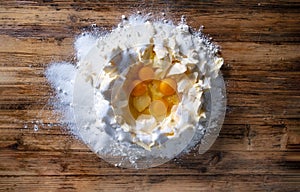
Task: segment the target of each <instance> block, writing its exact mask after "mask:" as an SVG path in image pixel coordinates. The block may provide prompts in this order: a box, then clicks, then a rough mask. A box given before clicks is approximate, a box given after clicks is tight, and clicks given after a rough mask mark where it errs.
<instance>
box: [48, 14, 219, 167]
mask: <svg viewBox="0 0 300 192" xmlns="http://www.w3.org/2000/svg"><path fill="white" fill-rule="evenodd" d="M122 19H123V20H122V22H121V23H120V24H119V25H118V28H116V29H113V30H112V31H111V32H109V33H107V32H102V31H97V30H95V29H94V30H93V32H85V33H83V34H81V35H80V36H78V37H77V38H76V41H75V43H74V47H75V50H76V58H77V60H78V62H77V63H76V64H73V63H69V62H57V63H52V64H51V65H49V67H48V68H47V69H46V71H45V75H46V78H47V79H48V81H49V83H50V84H51V86H52V87H53V89H54V90H55V94H56V96H55V97H56V100H55V102H53V103H52V104H53V106H54V107H55V109H56V111H57V112H58V113H60V114H61V119H60V122H61V123H62V124H63V125H66V126H67V128H68V130H69V131H70V132H71V133H72V134H73V135H74V136H76V137H77V138H79V139H81V140H82V141H83V142H85V143H86V144H87V145H88V146H89V147H90V148H91V149H92V150H93V151H94V152H95V153H97V154H98V155H99V156H100V157H102V158H104V159H105V160H107V161H108V162H110V163H113V164H115V165H117V166H122V167H134V168H146V167H152V166H156V165H159V164H162V163H164V162H166V161H168V160H170V159H172V158H174V157H175V156H176V155H178V154H179V153H178V149H177V151H176V150H175V149H174V150H175V151H176V152H172V149H173V148H172V147H173V146H172V145H175V144H174V143H169V144H167V145H168V146H165V151H164V149H155V150H153V151H152V152H149V151H145V150H144V149H139V148H138V147H136V146H132V145H131V144H128V142H126V143H125V144H123V143H121V144H120V142H115V141H114V138H113V137H111V138H110V137H107V136H106V135H108V136H111V135H109V134H106V135H105V134H104V132H107V130H106V128H107V126H106V125H103V124H101V123H99V122H94V123H93V125H91V123H87V124H84V125H83V127H78V121H76V119H75V114H74V109H76V107H78V106H76V105H78V103H75V105H74V96H75V98H76V96H77V98H78V95H74V87H75V89H76V84H75V82H76V78H78V75H79V74H82V73H88V75H87V76H85V77H88V79H87V80H86V81H87V82H89V83H91V84H93V83H95V82H97V80H98V81H99V79H97V78H98V76H97V74H94V73H93V72H94V71H97V70H95V69H93V67H95V65H93V64H90V63H89V59H86V58H87V57H89V56H90V55H93V50H92V51H91V49H93V48H95V47H97V48H99V47H100V49H101V50H102V51H103V52H102V53H101V54H100V56H99V55H98V56H99V57H102V58H103V60H102V61H108V60H110V58H111V57H113V54H114V53H116V52H117V51H120V50H121V51H123V53H126V51H125V50H126V49H127V48H126V47H127V44H128V40H127V39H126V37H125V36H124V35H123V34H118V33H121V32H124V31H126V27H128V26H131V27H128V31H127V33H128V34H133V36H134V35H135V34H139V33H140V32H141V31H138V30H141V29H140V28H139V29H137V30H136V31H135V28H134V27H132V26H140V24H145V23H149V25H151V24H153V23H155V26H156V28H161V29H162V30H161V31H162V32H161V34H159V35H161V36H162V38H161V40H162V42H159V43H164V42H163V39H164V35H166V34H164V32H170V31H172V30H178V31H179V32H178V33H179V35H177V36H176V38H179V39H177V42H180V43H179V44H176V39H174V43H173V42H170V43H169V44H170V45H172V46H173V50H175V51H176V50H177V51H178V53H179V52H180V53H181V52H184V53H186V54H189V53H193V54H194V53H196V54H197V53H199V55H200V57H202V58H200V59H199V61H201V64H200V65H199V66H198V67H199V68H200V69H199V70H200V71H201V70H202V71H201V72H203V75H205V78H204V79H203V82H202V84H201V86H202V88H205V89H209V88H210V80H211V78H216V76H217V75H218V72H219V69H220V67H221V66H222V64H223V59H222V58H220V57H218V56H217V53H218V51H219V50H218V47H217V46H216V45H214V44H213V43H211V42H210V41H209V40H208V38H206V36H205V35H203V34H202V32H201V31H197V32H194V31H192V30H191V28H190V27H189V26H188V25H186V23H185V18H184V17H182V19H181V21H180V23H179V24H178V25H175V24H173V23H172V21H165V20H161V21H150V20H151V19H150V18H149V17H148V16H146V17H145V16H141V15H133V16H131V17H129V19H127V18H126V17H124V16H123V17H122ZM150 28H151V27H150ZM124 29H125V30H124ZM130 30H131V31H130ZM144 30H145V31H144V34H140V35H145V37H146V36H147V34H148V33H149V31H147V30H149V29H147V28H145V29H144ZM180 31H182V34H180V33H181V32H180ZM142 32H143V31H142ZM184 33H186V35H184ZM101 34H103V35H101ZM149 34H150V33H149ZM187 37H188V38H187ZM124 38H125V39H124ZM127 38H130V36H128V37H127ZM189 38H194V40H190V39H189ZM132 39H133V40H136V39H138V38H136V39H135V38H134V37H133V38H132ZM145 39H147V41H146V42H143V38H140V39H139V41H140V42H138V41H137V42H136V44H148V43H149V42H148V41H149V38H148V37H146V38H145ZM195 40H196V41H197V43H198V44H197V46H198V47H197V46H194V45H192V44H193V43H195ZM105 43H107V44H105ZM133 43H134V42H133ZM172 43H173V44H172ZM189 44H190V45H189ZM116 45H118V46H116ZM184 45H186V46H184ZM131 47H132V45H131ZM191 47H194V49H195V50H194V51H193V52H190V50H188V49H190V48H191ZM116 49H120V50H116ZM124 51H125V52H124ZM199 51H200V52H199ZM94 52H95V50H94ZM91 53H92V54H91ZM174 55H175V56H176V53H174ZM188 59H189V56H188V58H187V59H186V60H187V62H189V61H188ZM199 61H197V62H199ZM90 66H91V67H90ZM99 66H100V67H101V64H100V65H99ZM99 66H96V67H99ZM82 69H84V70H82ZM76 75H77V76H76ZM103 81H107V79H103ZM98 83H100V84H101V81H100V82H98ZM77 86H78V85H77ZM92 86H98V85H92ZM100 87H101V85H100ZM75 93H76V92H75ZM87 99H89V98H87ZM92 99H93V98H92ZM75 100H76V99H75ZM101 110H102V109H101ZM100 113H101V111H100ZM96 114H98V116H99V111H98V112H97V113H96ZM104 115H105V114H104ZM100 116H101V115H100ZM87 119H88V117H87ZM198 126H199V127H200V128H201V129H200V128H199V130H196V131H195V132H193V133H186V137H187V138H189V140H188V141H186V143H185V144H184V145H183V146H184V147H183V146H180V147H181V148H180V151H179V152H181V151H182V150H185V151H189V149H187V148H186V146H188V148H191V147H194V145H196V144H197V142H199V139H201V138H202V137H203V134H204V132H205V128H204V127H203V126H202V125H200V124H199V125H198ZM102 129H103V130H102ZM82 130H84V131H82ZM108 132H109V131H108ZM191 134H195V135H196V136H193V135H191ZM103 135H104V136H103ZM125 136H126V134H124V135H121V137H125ZM119 137H120V135H119ZM191 138H193V139H192V140H191ZM195 138H196V139H195ZM188 142H192V143H188ZM108 143H109V145H108ZM175 143H176V142H175ZM183 143H184V142H183ZM106 156H113V157H114V158H113V159H108V158H106ZM145 158H147V159H148V160H147V161H146V162H145V161H143V162H142V163H140V164H139V163H138V161H139V159H145ZM151 158H152V159H153V160H152V159H151ZM157 159H158V160H157Z"/></svg>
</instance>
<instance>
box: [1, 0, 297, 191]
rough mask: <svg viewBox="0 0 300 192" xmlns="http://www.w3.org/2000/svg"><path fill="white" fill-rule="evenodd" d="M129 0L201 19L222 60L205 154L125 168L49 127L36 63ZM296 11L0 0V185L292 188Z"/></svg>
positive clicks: (239, 5) (54, 55)
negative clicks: (215, 123)
mask: <svg viewBox="0 0 300 192" xmlns="http://www.w3.org/2000/svg"><path fill="white" fill-rule="evenodd" d="M138 10H140V11H142V12H145V13H146V12H152V13H154V14H158V15H159V14H161V13H162V12H165V13H166V15H167V17H169V18H174V19H175V20H177V21H179V20H180V16H181V15H183V14H184V15H186V16H187V19H188V23H189V24H190V25H191V26H192V27H194V28H195V29H197V28H198V27H199V26H200V25H204V26H205V30H204V31H205V32H206V33H209V34H210V35H211V36H212V37H213V38H214V40H215V41H216V42H218V44H219V45H220V46H221V47H222V56H223V57H224V59H225V61H226V64H225V65H224V66H223V67H222V72H223V74H224V78H225V80H226V85H227V97H228V109H227V115H226V119H225V123H224V126H223V128H222V130H221V133H220V136H219V138H218V139H217V141H216V142H215V144H214V145H213V146H212V148H211V150H209V151H208V152H207V153H205V154H204V155H201V156H200V155H194V154H190V155H185V156H183V157H181V158H179V159H175V160H173V161H171V162H169V163H166V164H164V165H161V166H159V167H156V168H151V169H147V170H127V169H120V168H115V167H114V166H112V165H109V164H108V163H106V162H104V161H103V160H101V159H100V158H98V157H97V156H96V155H95V154H93V153H92V152H91V151H90V150H89V149H88V148H87V147H86V146H85V145H84V144H83V143H81V142H80V141H78V140H76V139H75V138H73V137H72V136H70V134H69V133H68V132H67V131H65V129H64V128H63V127H61V126H59V125H55V126H51V127H48V124H50V123H56V122H57V116H56V115H53V109H52V108H51V106H49V105H47V103H48V101H49V99H50V97H51V95H50V94H51V93H52V90H51V88H50V86H49V85H48V84H47V81H46V79H45V77H44V69H45V68H46V67H47V66H48V65H49V64H50V63H51V62H55V61H70V62H73V61H74V49H73V42H74V38H75V37H76V35H78V34H80V32H81V31H82V30H84V29H87V28H89V26H90V25H91V24H94V23H96V24H97V25H98V26H101V27H103V28H106V30H109V29H111V27H113V26H115V25H116V24H117V23H118V22H119V21H120V18H121V15H123V14H125V15H129V14H131V13H134V12H136V11H138ZM299 10H300V2H299V1H268V2H260V1H235V2H234V1H196V2H194V1H191V0H189V1H156V0H154V1H142V2H136V1H131V0H124V1H96V0H95V1H91V2H89V1H52V0H45V1H41V0H39V1H1V2H0V26H1V30H0V191H297V190H299V188H300V86H299V83H300V63H299V61H300V54H299V49H300V20H299V17H300V13H299ZM36 120H42V121H43V123H44V124H45V125H44V126H40V129H39V131H37V132H35V131H34V130H33V125H34V124H35V121H36ZM25 125H27V128H25Z"/></svg>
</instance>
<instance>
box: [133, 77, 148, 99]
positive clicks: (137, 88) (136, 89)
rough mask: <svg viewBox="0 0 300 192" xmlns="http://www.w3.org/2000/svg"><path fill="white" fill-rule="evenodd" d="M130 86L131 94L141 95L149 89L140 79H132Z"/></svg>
mask: <svg viewBox="0 0 300 192" xmlns="http://www.w3.org/2000/svg"><path fill="white" fill-rule="evenodd" d="M130 87H131V89H132V91H131V94H132V95H133V96H141V95H143V94H145V93H146V91H147V85H146V84H145V83H144V82H142V81H140V80H134V81H132V82H131V86H130Z"/></svg>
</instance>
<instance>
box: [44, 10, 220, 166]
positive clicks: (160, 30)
mask: <svg viewBox="0 0 300 192" xmlns="http://www.w3.org/2000/svg"><path fill="white" fill-rule="evenodd" d="M74 46H75V50H76V58H77V60H78V62H77V63H76V64H72V63H68V62H58V63H53V64H51V65H50V66H49V67H48V68H47V69H46V72H45V74H46V77H47V79H48V80H49V83H50V84H51V86H52V87H53V88H54V90H55V93H56V102H54V103H53V105H54V107H55V109H56V110H57V111H58V112H59V113H60V114H61V122H62V123H63V124H64V125H66V126H67V127H68V130H69V131H70V132H71V133H72V134H73V135H75V136H76V137H77V138H79V139H80V140H82V141H83V142H84V143H85V144H87V145H88V146H89V148H90V149H91V150H92V151H93V152H95V153H96V154H97V155H99V156H100V157H101V158H102V159H104V160H106V161H108V162H109V163H112V164H114V165H116V166H120V167H126V168H149V167H154V166H158V165H161V164H163V163H165V162H167V161H169V160H171V159H173V158H174V157H176V156H178V155H179V154H182V153H186V152H188V151H190V150H191V149H194V148H196V147H198V150H199V153H204V152H205V151H206V150H208V148H209V147H210V145H211V144H212V143H213V142H214V140H215V139H216V137H217V136H218V133H219V131H220V128H221V125H222V123H223V119H224V114H225V106H226V98H225V88H224V87H225V86H224V82H223V78H222V75H221V74H220V68H221V66H222V64H223V59H222V58H221V57H220V56H219V54H218V53H219V47H218V46H216V45H215V44H213V43H212V42H211V41H210V40H209V39H208V38H207V37H206V36H205V35H204V34H203V33H202V31H201V30H200V31H194V30H192V28H191V27H190V26H188V25H187V24H186V21H185V17H184V16H183V17H182V18H181V20H180V22H179V23H178V24H174V23H173V22H172V21H170V20H163V19H161V20H159V19H153V18H151V17H150V16H149V15H147V16H142V15H140V14H137V15H132V16H130V17H128V18H127V17H125V16H123V17H122V22H121V23H120V24H119V25H118V27H116V28H114V29H113V30H111V31H109V32H105V33H104V32H103V31H100V30H99V31H97V28H94V29H93V31H92V32H84V33H83V34H81V35H80V36H79V37H77V38H76V41H75V44H74Z"/></svg>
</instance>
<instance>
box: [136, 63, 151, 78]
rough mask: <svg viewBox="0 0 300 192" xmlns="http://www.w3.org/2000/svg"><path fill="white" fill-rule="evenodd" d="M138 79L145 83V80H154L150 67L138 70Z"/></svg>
mask: <svg viewBox="0 0 300 192" xmlns="http://www.w3.org/2000/svg"><path fill="white" fill-rule="evenodd" d="M138 76H139V79H140V80H142V81H146V80H151V79H153V78H154V71H153V69H152V68H151V67H148V66H146V67H142V68H141V69H140V70H139V74H138Z"/></svg>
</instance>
